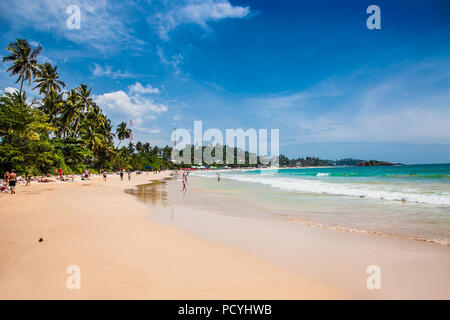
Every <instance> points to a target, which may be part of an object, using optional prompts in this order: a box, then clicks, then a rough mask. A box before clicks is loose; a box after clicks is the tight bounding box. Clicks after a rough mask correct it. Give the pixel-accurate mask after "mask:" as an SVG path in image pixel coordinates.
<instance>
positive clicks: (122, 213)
mask: <svg viewBox="0 0 450 320" xmlns="http://www.w3.org/2000/svg"><path fill="white" fill-rule="evenodd" d="M166 176H168V173H167V172H163V173H161V174H158V175H153V174H149V175H146V174H143V175H142V176H133V179H132V181H131V183H130V182H128V181H126V180H127V179H124V181H123V182H120V181H119V177H118V176H111V175H109V176H108V181H107V182H106V183H104V182H103V181H102V178H101V177H94V178H92V180H91V181H89V182H84V181H83V182H77V181H76V182H73V183H72V182H64V183H62V182H59V183H57V182H54V183H32V184H31V186H29V187H25V186H24V185H19V186H18V188H17V194H15V195H10V194H1V195H0V201H1V202H0V203H1V209H3V210H0V253H1V254H0V299H336V298H346V297H347V298H348V295H346V294H345V293H343V292H341V291H339V290H336V289H334V288H331V287H328V286H326V285H323V284H322V283H320V282H317V281H314V280H311V279H309V278H308V277H303V276H300V275H298V274H296V273H294V272H292V271H289V270H288V269H287V268H285V267H283V266H280V265H278V264H276V263H273V262H271V261H269V260H268V259H266V258H264V257H261V255H258V254H254V253H251V252H248V251H246V250H242V249H238V248H234V247H231V246H227V245H223V244H218V243H215V242H210V241H205V240H202V239H199V238H198V237H195V236H192V235H190V234H189V233H188V232H186V231H184V230H182V229H180V228H177V227H174V226H167V225H163V224H160V223H157V222H154V221H151V220H150V219H149V218H148V216H149V214H150V212H151V211H152V209H151V208H150V209H149V208H148V206H145V205H144V204H142V203H140V202H139V201H136V199H134V197H133V196H130V195H129V194H127V193H125V192H124V190H125V189H127V188H130V187H135V186H137V185H139V184H143V183H146V182H147V183H148V180H159V179H161V178H163V177H166ZM39 238H43V241H42V242H39V241H38V239H39ZM71 265H78V266H79V267H80V271H81V290H69V289H68V288H67V287H66V281H67V278H68V277H69V274H67V273H66V270H67V267H68V266H71Z"/></svg>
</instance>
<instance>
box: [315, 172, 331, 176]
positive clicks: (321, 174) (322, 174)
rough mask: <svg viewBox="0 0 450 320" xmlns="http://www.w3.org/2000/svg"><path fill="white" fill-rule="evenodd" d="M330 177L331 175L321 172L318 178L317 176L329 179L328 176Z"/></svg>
mask: <svg viewBox="0 0 450 320" xmlns="http://www.w3.org/2000/svg"><path fill="white" fill-rule="evenodd" d="M329 175H330V174H329V173H325V172H319V173H318V174H317V175H316V176H317V177H327V176H329Z"/></svg>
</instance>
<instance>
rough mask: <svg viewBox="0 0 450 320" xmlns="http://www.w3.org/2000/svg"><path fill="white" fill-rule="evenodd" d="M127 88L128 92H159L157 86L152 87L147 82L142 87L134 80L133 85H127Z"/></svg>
mask: <svg viewBox="0 0 450 320" xmlns="http://www.w3.org/2000/svg"><path fill="white" fill-rule="evenodd" d="M128 90H129V92H130V93H139V94H148V93H153V94H159V93H160V90H159V89H158V88H153V87H152V86H151V85H150V84H148V85H146V86H145V87H144V86H143V85H142V84H141V83H139V82H136V83H135V84H134V85H132V86H129V87H128Z"/></svg>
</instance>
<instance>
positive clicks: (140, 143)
mask: <svg viewBox="0 0 450 320" xmlns="http://www.w3.org/2000/svg"><path fill="white" fill-rule="evenodd" d="M136 151H137V152H138V153H140V154H142V151H144V145H143V144H142V142H140V141H138V142H137V143H136Z"/></svg>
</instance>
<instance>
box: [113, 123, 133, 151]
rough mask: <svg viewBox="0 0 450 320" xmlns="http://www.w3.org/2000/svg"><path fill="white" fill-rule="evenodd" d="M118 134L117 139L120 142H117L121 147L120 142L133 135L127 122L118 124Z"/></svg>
mask: <svg viewBox="0 0 450 320" xmlns="http://www.w3.org/2000/svg"><path fill="white" fill-rule="evenodd" d="M116 135H117V139H119V143H118V144H117V147H116V148H119V145H120V143H121V142H122V141H123V140H125V139H128V138H130V136H131V129H128V128H127V124H126V122H121V123H119V125H118V126H117V129H116Z"/></svg>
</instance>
